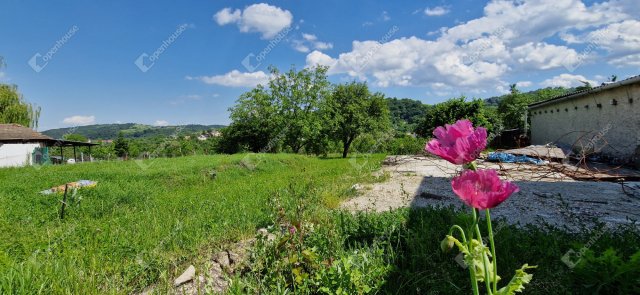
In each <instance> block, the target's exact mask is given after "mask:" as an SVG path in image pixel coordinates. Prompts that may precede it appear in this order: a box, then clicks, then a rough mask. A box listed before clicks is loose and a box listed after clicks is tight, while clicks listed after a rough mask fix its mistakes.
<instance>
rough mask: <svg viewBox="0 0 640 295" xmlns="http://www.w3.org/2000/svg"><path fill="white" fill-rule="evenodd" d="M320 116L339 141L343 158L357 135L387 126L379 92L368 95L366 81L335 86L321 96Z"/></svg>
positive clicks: (387, 115) (386, 116)
mask: <svg viewBox="0 0 640 295" xmlns="http://www.w3.org/2000/svg"><path fill="white" fill-rule="evenodd" d="M321 112H322V118H323V119H324V124H325V126H327V129H328V133H329V134H330V135H331V137H332V138H334V139H336V140H340V141H341V142H342V146H343V148H342V157H343V158H346V157H347V155H348V153H349V148H350V147H351V143H353V140H355V139H356V138H357V137H358V136H359V135H361V134H364V133H375V132H380V131H384V130H386V129H388V128H389V125H390V122H389V108H388V105H387V102H386V101H385V99H384V95H382V94H381V93H375V94H371V93H370V92H369V88H368V86H367V84H366V83H358V82H352V83H349V84H341V85H337V86H336V87H335V89H334V90H333V93H332V94H331V95H330V96H328V97H327V98H326V99H325V102H324V104H323V106H322V111H321Z"/></svg>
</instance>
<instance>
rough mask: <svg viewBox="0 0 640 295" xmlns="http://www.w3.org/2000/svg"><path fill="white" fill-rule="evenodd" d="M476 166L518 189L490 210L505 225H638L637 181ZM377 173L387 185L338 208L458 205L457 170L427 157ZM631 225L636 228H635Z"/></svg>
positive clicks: (394, 159) (365, 190)
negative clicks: (578, 178)
mask: <svg viewBox="0 0 640 295" xmlns="http://www.w3.org/2000/svg"><path fill="white" fill-rule="evenodd" d="M478 164H479V165H478V166H479V168H482V169H487V168H492V169H496V170H498V171H499V174H500V175H501V176H502V177H503V178H504V179H508V180H511V181H513V182H515V183H516V184H517V185H518V186H519V187H520V192H518V193H516V194H514V195H513V196H511V198H509V199H508V200H507V201H505V202H504V203H503V204H501V205H500V206H498V207H497V208H495V209H493V210H492V217H497V218H504V219H506V220H507V222H509V223H512V224H521V225H525V224H536V225H541V224H544V223H547V224H551V225H554V226H559V227H565V228H567V229H568V230H570V231H577V230H580V229H583V228H591V227H593V226H595V225H596V223H598V222H601V223H604V224H607V225H610V226H617V225H621V224H633V223H634V220H640V182H626V183H624V184H620V183H612V182H594V181H575V180H573V179H572V178H570V177H569V176H567V175H565V174H562V173H560V172H556V171H554V170H552V169H549V167H545V166H536V165H532V164H507V163H501V164H496V163H490V162H485V161H482V160H480V161H479V163H478ZM382 171H383V172H385V173H389V175H390V177H389V179H388V180H387V181H385V182H382V183H375V184H369V185H363V186H359V189H358V196H357V197H355V198H352V199H350V200H347V201H346V202H345V203H343V204H342V207H343V208H346V209H349V210H352V211H374V212H381V211H387V210H393V209H397V208H401V207H426V206H451V205H452V206H454V207H462V206H463V204H462V202H461V201H460V200H459V199H458V197H457V196H456V195H455V194H454V193H453V192H452V190H451V184H450V179H451V178H452V177H453V176H454V175H456V174H457V173H459V171H460V167H459V166H455V165H453V164H450V163H449V162H447V161H444V160H441V159H436V158H431V157H422V156H390V157H387V158H386V159H385V161H384V163H383V167H382ZM378 173H380V172H378ZM635 226H636V227H638V228H640V225H639V224H638V223H635Z"/></svg>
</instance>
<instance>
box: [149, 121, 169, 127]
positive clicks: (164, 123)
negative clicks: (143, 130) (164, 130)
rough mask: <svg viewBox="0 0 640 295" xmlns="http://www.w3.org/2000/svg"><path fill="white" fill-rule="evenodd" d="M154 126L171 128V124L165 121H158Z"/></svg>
mask: <svg viewBox="0 0 640 295" xmlns="http://www.w3.org/2000/svg"><path fill="white" fill-rule="evenodd" d="M153 126H169V122H167V121H165V120H156V121H155V122H153Z"/></svg>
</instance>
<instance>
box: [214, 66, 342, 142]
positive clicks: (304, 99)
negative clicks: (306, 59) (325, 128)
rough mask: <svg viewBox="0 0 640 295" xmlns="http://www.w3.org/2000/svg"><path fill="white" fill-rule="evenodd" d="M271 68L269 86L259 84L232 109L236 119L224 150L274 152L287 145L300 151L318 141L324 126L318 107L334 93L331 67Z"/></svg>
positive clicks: (224, 136) (232, 119)
mask: <svg viewBox="0 0 640 295" xmlns="http://www.w3.org/2000/svg"><path fill="white" fill-rule="evenodd" d="M270 70H271V77H272V78H271V79H270V80H269V85H268V87H267V88H265V87H263V86H261V85H258V86H257V87H256V88H254V89H252V90H251V91H249V92H246V93H244V94H242V95H241V96H240V98H238V101H237V102H236V105H235V106H234V107H232V108H231V109H229V111H230V112H231V121H232V123H231V125H230V126H229V127H228V128H226V129H225V130H224V131H223V132H222V134H223V138H222V140H221V141H220V143H219V146H218V147H219V148H220V151H222V152H225V153H235V152H238V151H242V150H244V149H247V150H250V151H253V152H271V151H277V150H279V148H280V147H281V146H286V147H288V148H289V149H290V150H291V151H292V152H294V153H298V152H300V150H301V149H302V148H303V147H305V146H306V147H307V148H308V149H310V148H311V145H313V144H315V142H314V141H313V139H315V138H317V137H318V136H319V132H320V130H321V126H322V124H321V122H320V120H319V118H318V116H317V110H318V108H319V105H320V103H321V101H322V100H323V99H324V97H325V96H327V95H328V94H329V93H330V91H329V87H330V83H329V82H328V80H327V75H326V73H327V68H326V67H316V68H310V69H303V70H301V71H296V70H295V68H291V70H289V71H288V72H286V73H280V72H279V71H278V70H277V69H276V68H273V67H272V68H270Z"/></svg>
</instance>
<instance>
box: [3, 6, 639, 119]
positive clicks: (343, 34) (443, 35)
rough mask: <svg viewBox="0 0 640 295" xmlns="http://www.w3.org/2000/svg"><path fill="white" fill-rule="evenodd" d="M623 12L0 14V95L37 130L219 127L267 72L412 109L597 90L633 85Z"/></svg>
mask: <svg viewBox="0 0 640 295" xmlns="http://www.w3.org/2000/svg"><path fill="white" fill-rule="evenodd" d="M634 2H635V1H634V0H609V1H601V2H600V1H599V2H594V1H579V0H536V1H473V0H462V1H455V2H454V1H386V2H382V1H376V2H374V1H270V2H255V1H55V2H54V1H18V0H3V2H2V9H1V10H0V33H1V35H2V36H3V38H2V42H1V43H0V56H2V57H4V59H5V63H6V67H3V68H1V69H0V82H1V83H10V84H16V85H18V87H19V90H20V91H21V92H22V93H23V94H24V96H25V99H26V100H28V101H29V102H32V103H35V104H37V105H39V106H41V107H42V115H41V119H40V128H39V129H40V130H46V129H49V128H56V127H66V126H73V125H85V124H93V123H116V122H122V123H125V122H135V123H145V124H156V125H166V124H172V125H173V124H186V123H199V124H228V123H229V119H228V112H227V109H228V108H229V107H230V106H232V105H233V103H234V101H235V100H236V98H237V97H238V96H239V95H240V94H241V93H243V92H245V91H247V90H248V89H250V87H252V86H253V85H255V84H256V83H264V81H266V80H267V79H268V71H267V67H268V66H269V65H275V66H277V67H278V68H280V69H288V68H289V67H290V66H291V65H295V66H296V67H297V68H298V69H300V68H302V67H305V66H313V65H316V64H322V65H327V66H330V79H331V80H332V81H333V82H336V83H340V82H346V81H351V80H359V81H367V82H368V83H369V85H370V86H371V88H372V89H373V90H374V91H381V92H383V93H385V94H386V95H387V96H395V97H409V98H414V99H419V100H421V101H423V102H425V103H436V102H440V101H443V100H445V99H447V98H450V97H454V96H458V95H461V94H463V95H466V96H467V97H490V96H493V95H498V94H501V93H504V92H505V91H506V89H508V85H509V84H510V83H518V85H519V86H520V88H521V89H523V90H528V89H536V88H540V87H544V86H577V85H580V81H581V80H582V81H591V82H593V83H601V82H603V81H606V77H607V76H609V75H611V74H616V75H618V77H619V78H626V77H628V76H632V75H637V74H640V72H639V71H638V70H637V69H638V66H640V22H639V21H638V17H639V16H640V8H638V5H637V4H636V3H634ZM154 52H155V53H156V54H155V55H154ZM258 59H260V61H261V62H258Z"/></svg>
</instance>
